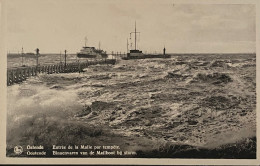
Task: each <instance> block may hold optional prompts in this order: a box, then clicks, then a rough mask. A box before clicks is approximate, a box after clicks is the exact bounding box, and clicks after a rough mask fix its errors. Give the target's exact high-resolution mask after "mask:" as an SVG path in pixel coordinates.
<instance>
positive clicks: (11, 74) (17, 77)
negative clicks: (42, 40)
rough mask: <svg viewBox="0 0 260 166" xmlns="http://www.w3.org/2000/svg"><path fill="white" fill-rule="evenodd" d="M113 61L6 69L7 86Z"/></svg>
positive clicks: (112, 62) (113, 60)
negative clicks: (31, 78)
mask: <svg viewBox="0 0 260 166" xmlns="http://www.w3.org/2000/svg"><path fill="white" fill-rule="evenodd" d="M115 62H116V60H115V59H104V60H103V59H102V60H96V61H87V62H80V63H67V64H55V65H43V66H40V65H39V66H26V67H19V68H9V69H7V86H10V85H13V84H14V83H19V82H22V81H24V80H26V79H27V78H28V77H31V76H36V75H37V74H39V73H47V74H52V73H73V72H81V71H83V69H84V68H86V67H88V66H90V65H97V64H113V65H114V64H115Z"/></svg>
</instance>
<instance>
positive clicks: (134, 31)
mask: <svg viewBox="0 0 260 166" xmlns="http://www.w3.org/2000/svg"><path fill="white" fill-rule="evenodd" d="M132 33H134V34H135V50H136V34H137V33H140V32H136V21H135V31H134V32H131V33H130V39H131V34H132Z"/></svg>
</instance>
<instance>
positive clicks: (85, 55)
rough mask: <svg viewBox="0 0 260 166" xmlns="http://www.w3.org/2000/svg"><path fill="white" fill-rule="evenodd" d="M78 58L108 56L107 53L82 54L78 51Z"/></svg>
mask: <svg viewBox="0 0 260 166" xmlns="http://www.w3.org/2000/svg"><path fill="white" fill-rule="evenodd" d="M77 57H78V58H107V57H108V56H107V55H105V54H104V55H91V54H81V53H77Z"/></svg>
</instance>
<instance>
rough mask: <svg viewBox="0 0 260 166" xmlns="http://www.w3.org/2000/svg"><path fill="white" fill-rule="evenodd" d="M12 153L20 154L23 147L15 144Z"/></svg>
mask: <svg viewBox="0 0 260 166" xmlns="http://www.w3.org/2000/svg"><path fill="white" fill-rule="evenodd" d="M14 153H15V154H17V155H20V154H22V153H23V147H21V146H19V145H18V146H15V147H14Z"/></svg>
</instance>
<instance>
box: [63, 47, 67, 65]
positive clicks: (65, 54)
mask: <svg viewBox="0 0 260 166" xmlns="http://www.w3.org/2000/svg"><path fill="white" fill-rule="evenodd" d="M64 52H65V68H66V65H67V54H66V53H67V50H65V51H64Z"/></svg>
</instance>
